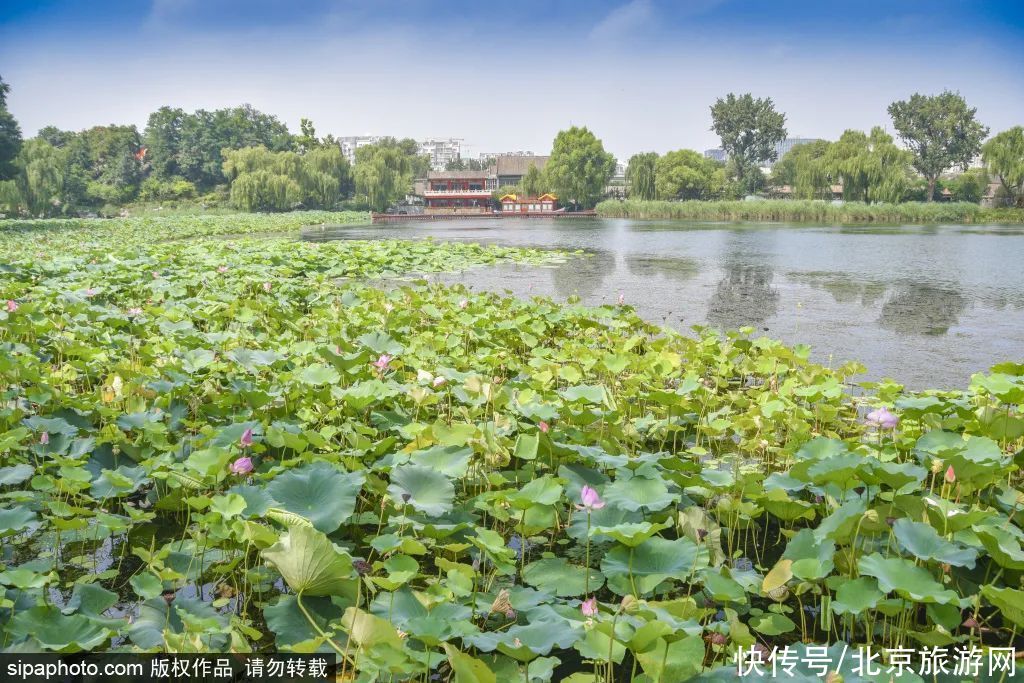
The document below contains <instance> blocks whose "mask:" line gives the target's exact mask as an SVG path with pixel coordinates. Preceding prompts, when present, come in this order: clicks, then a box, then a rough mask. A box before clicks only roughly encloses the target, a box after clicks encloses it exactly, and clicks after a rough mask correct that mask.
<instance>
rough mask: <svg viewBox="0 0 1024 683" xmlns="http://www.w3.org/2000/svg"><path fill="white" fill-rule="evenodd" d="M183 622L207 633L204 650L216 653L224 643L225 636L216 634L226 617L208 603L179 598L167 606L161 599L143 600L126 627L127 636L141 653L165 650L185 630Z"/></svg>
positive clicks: (203, 639)
mask: <svg viewBox="0 0 1024 683" xmlns="http://www.w3.org/2000/svg"><path fill="white" fill-rule="evenodd" d="M186 619H187V620H188V621H189V622H190V623H193V624H196V625H201V628H200V629H199V630H202V631H207V633H205V634H204V635H203V636H202V642H203V645H204V646H205V647H206V648H208V649H210V650H212V651H217V652H219V651H221V648H223V647H224V646H225V645H226V644H227V642H228V639H227V636H226V635H224V634H223V633H219V632H217V631H219V630H221V629H223V627H224V625H225V623H226V622H227V618H226V617H225V616H224V615H222V614H220V613H218V612H217V610H216V609H215V608H214V607H213V606H212V605H210V604H209V603H207V602H203V601H201V600H196V599H194V598H182V597H178V598H175V600H174V602H172V603H171V604H170V605H168V604H167V602H166V601H165V600H164V599H163V598H153V599H151V600H146V601H145V602H144V603H142V605H140V606H139V614H138V616H137V617H136V618H135V620H134V621H133V622H132V625H131V626H130V627H129V628H128V637H129V638H130V639H131V641H132V642H133V643H135V644H136V645H138V646H139V647H140V648H142V649H144V650H152V649H155V648H166V647H167V643H168V640H170V639H174V637H175V636H177V635H179V634H181V633H182V632H183V631H184V630H185V629H186V621H185V620H186Z"/></svg>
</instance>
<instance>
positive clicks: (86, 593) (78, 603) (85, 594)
mask: <svg viewBox="0 0 1024 683" xmlns="http://www.w3.org/2000/svg"><path fill="white" fill-rule="evenodd" d="M117 601H118V596H117V593H114V592H113V591H108V590H107V589H106V588H104V587H103V586H98V585H96V584H95V583H76V584H75V588H74V590H73V591H72V593H71V599H70V600H68V604H67V605H65V607H64V609H63V610H62V612H63V613H64V614H71V613H72V612H78V613H79V614H84V615H86V616H90V617H102V616H103V613H104V612H106V611H107V610H108V609H110V608H111V607H113V606H114V604H115V603H116V602H117Z"/></svg>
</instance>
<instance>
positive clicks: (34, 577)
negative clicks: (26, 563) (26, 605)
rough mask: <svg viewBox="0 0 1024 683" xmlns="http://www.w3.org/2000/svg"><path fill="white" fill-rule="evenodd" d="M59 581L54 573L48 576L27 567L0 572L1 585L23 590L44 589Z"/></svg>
mask: <svg viewBox="0 0 1024 683" xmlns="http://www.w3.org/2000/svg"><path fill="white" fill-rule="evenodd" d="M56 580H57V575H56V574H54V573H53V572H48V573H46V574H43V573H40V572H36V571H32V570H31V569H28V568H26V567H18V568H16V569H7V570H5V571H2V572H0V585H4V586H12V587H14V588H18V589H21V590H29V589H32V588H42V587H43V586H45V585H47V584H50V583H53V582H55V581H56Z"/></svg>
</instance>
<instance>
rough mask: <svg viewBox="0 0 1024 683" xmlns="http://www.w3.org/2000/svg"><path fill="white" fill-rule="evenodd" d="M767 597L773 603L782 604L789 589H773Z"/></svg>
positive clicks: (781, 587)
mask: <svg viewBox="0 0 1024 683" xmlns="http://www.w3.org/2000/svg"><path fill="white" fill-rule="evenodd" d="M768 597H770V598H771V599H772V600H774V601H775V602H783V601H784V600H785V599H786V598H788V597H789V589H788V588H786V587H785V586H779V587H778V588H773V589H771V590H770V591H768Z"/></svg>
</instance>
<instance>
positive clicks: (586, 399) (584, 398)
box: [558, 385, 606, 404]
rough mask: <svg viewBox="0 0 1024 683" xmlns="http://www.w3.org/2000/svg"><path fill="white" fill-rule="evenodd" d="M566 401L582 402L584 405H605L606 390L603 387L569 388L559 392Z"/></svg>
mask: <svg viewBox="0 0 1024 683" xmlns="http://www.w3.org/2000/svg"><path fill="white" fill-rule="evenodd" d="M558 393H559V394H560V395H561V396H562V398H564V399H565V400H566V401H580V402H582V403H591V404H601V403H604V402H605V400H606V398H605V389H604V387H603V386H601V385H579V386H574V387H568V388H566V389H562V390H561V391H559V392H558Z"/></svg>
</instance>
